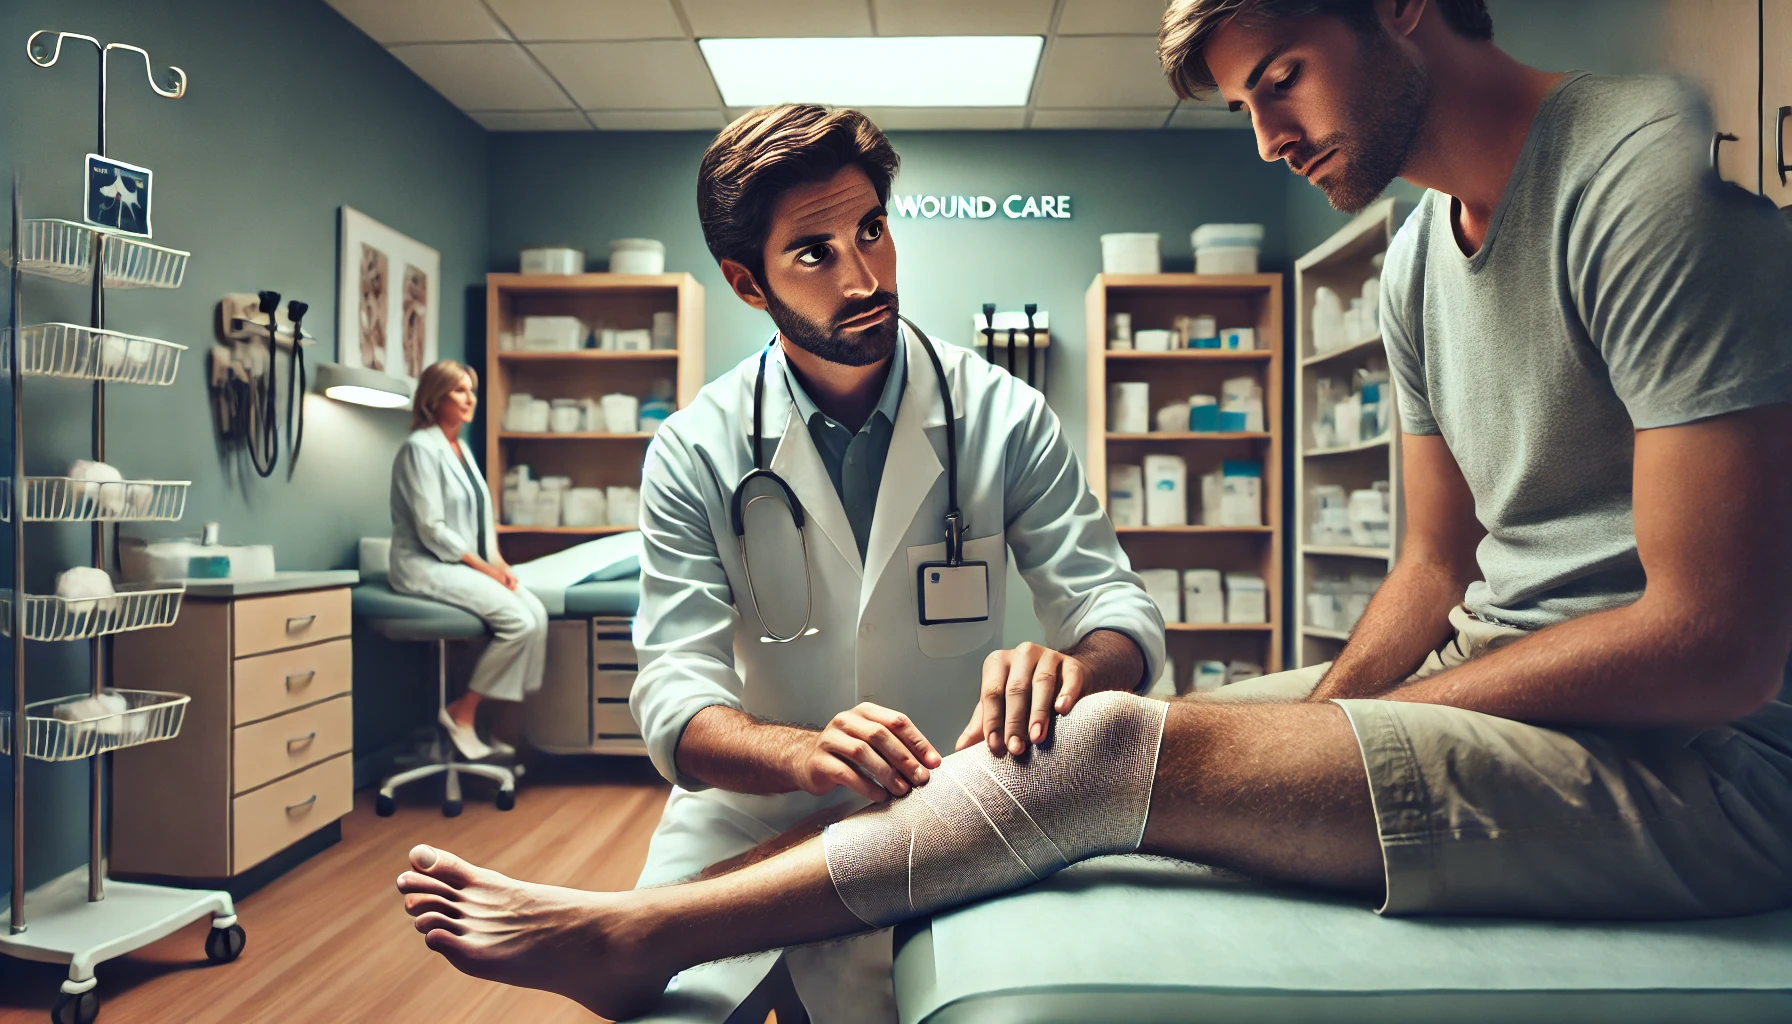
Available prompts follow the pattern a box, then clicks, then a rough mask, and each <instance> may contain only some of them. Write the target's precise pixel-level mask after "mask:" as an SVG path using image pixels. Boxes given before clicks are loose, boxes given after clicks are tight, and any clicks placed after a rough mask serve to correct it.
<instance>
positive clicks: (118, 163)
mask: <svg viewBox="0 0 1792 1024" xmlns="http://www.w3.org/2000/svg"><path fill="white" fill-rule="evenodd" d="M152 177H153V175H152V174H151V172H150V170H149V168H147V167H138V166H137V165H135V164H127V163H125V162H124V161H122V160H113V159H111V158H110V157H103V156H100V155H99V154H98V153H89V154H87V192H86V201H85V202H84V203H83V204H82V210H81V214H82V219H84V220H86V221H87V223H89V224H92V225H95V226H96V227H102V228H106V229H108V230H110V231H115V232H117V233H118V234H121V235H136V236H138V237H139V238H148V237H149V236H150V230H149V197H150V192H149V186H150V181H151V179H152Z"/></svg>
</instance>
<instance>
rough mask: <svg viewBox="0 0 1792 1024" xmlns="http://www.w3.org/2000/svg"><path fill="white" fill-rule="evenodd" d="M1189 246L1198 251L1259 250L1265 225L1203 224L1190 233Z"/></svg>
mask: <svg viewBox="0 0 1792 1024" xmlns="http://www.w3.org/2000/svg"><path fill="white" fill-rule="evenodd" d="M1188 244H1189V248H1191V249H1195V250H1197V251H1198V250H1201V249H1212V248H1216V247H1220V246H1236V247H1250V248H1253V249H1255V248H1259V247H1261V246H1262V245H1263V225H1261V224H1203V225H1201V226H1200V227H1198V228H1196V229H1195V230H1194V231H1192V232H1190V233H1189V236H1188Z"/></svg>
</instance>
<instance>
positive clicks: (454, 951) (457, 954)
mask: <svg viewBox="0 0 1792 1024" xmlns="http://www.w3.org/2000/svg"><path fill="white" fill-rule="evenodd" d="M419 930H421V929H419ZM423 944H424V945H425V946H428V947H429V948H430V950H431V951H432V952H436V953H440V954H442V955H443V956H445V957H447V958H448V962H449V963H451V964H453V965H454V966H455V968H456V969H457V970H461V971H465V970H466V968H464V967H462V966H461V964H462V963H463V962H465V961H466V960H468V959H469V958H470V957H471V955H472V952H473V948H472V944H471V943H470V942H468V941H467V940H466V938H465V937H463V936H460V935H456V934H455V933H453V932H450V931H445V930H442V929H436V930H435V931H426V932H424V933H423Z"/></svg>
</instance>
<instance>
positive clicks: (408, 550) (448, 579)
mask: <svg viewBox="0 0 1792 1024" xmlns="http://www.w3.org/2000/svg"><path fill="white" fill-rule="evenodd" d="M478 387H479V378H478V376H477V375H475V374H474V373H473V369H472V368H471V367H469V366H464V365H462V364H460V363H457V362H454V361H452V360H448V359H444V360H442V361H441V362H439V363H435V364H433V365H431V366H430V367H428V368H427V369H425V370H424V371H423V375H422V376H421V377H419V378H418V380H417V392H416V394H414V395H413V396H411V436H410V437H408V438H406V439H405V442H404V445H403V447H401V448H399V449H398V457H397V458H395V459H393V460H392V568H391V578H390V582H391V585H392V589H393V590H395V591H397V592H399V593H401V594H414V595H416V596H418V597H427V598H429V599H430V600H433V601H440V602H442V603H443V604H451V605H453V606H455V607H456V608H464V609H466V610H467V611H469V612H472V613H473V614H474V615H477V616H479V617H480V618H481V619H483V620H484V621H485V624H486V625H487V626H489V627H490V628H491V631H492V642H491V645H490V646H488V647H487V648H486V649H485V653H483V654H481V655H480V656H479V663H478V664H477V665H476V666H474V668H473V679H472V682H471V683H470V684H469V686H468V688H467V692H466V693H465V694H462V695H461V697H460V698H459V699H457V700H455V701H454V702H453V703H451V704H449V705H448V707H447V708H446V709H444V710H443V711H442V714H441V724H442V727H443V728H444V729H446V730H447V732H448V736H449V738H450V739H452V740H453V741H454V746H455V748H456V749H458V750H459V751H460V752H461V755H462V756H464V757H467V758H470V759H472V760H474V761H478V760H481V759H482V758H487V757H490V756H492V754H494V753H514V751H513V750H511V749H510V747H509V745H508V744H506V743H503V742H502V741H498V740H494V741H493V742H492V743H490V744H488V743H486V742H485V741H484V740H482V739H480V738H479V734H478V733H477V732H475V731H474V727H473V716H474V714H475V713H476V712H477V711H478V708H479V703H480V701H481V700H484V699H487V698H489V699H491V700H500V701H510V702H513V703H514V702H516V701H520V700H522V699H523V697H524V696H525V695H526V694H529V693H533V692H534V691H536V690H539V689H540V688H541V679H542V672H543V670H544V669H545V667H546V662H547V647H548V612H547V609H546V608H544V607H542V604H541V600H540V599H539V598H537V597H536V596H535V595H534V594H531V593H529V591H528V590H527V589H526V588H524V587H522V586H519V585H518V583H517V579H516V577H515V576H514V575H512V574H511V572H510V566H509V565H507V564H505V562H504V556H503V555H501V554H499V553H498V538H497V530H496V529H495V528H494V526H493V524H492V496H491V491H490V490H488V489H487V488H486V486H485V479H484V478H483V477H482V476H480V475H479V467H478V465H477V464H476V463H475V462H474V461H473V455H472V453H471V452H469V451H467V447H466V445H464V444H462V443H461V440H460V431H461V428H462V427H464V426H466V425H467V424H469V423H471V422H473V410H474V408H475V407H477V406H478V404H479V392H478Z"/></svg>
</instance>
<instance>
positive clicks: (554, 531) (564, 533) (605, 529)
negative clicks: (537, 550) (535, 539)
mask: <svg viewBox="0 0 1792 1024" xmlns="http://www.w3.org/2000/svg"><path fill="white" fill-rule="evenodd" d="M635 529H636V527H633V526H500V527H498V532H499V533H507V534H519V533H540V534H546V535H549V536H554V537H602V536H606V535H608V534H612V533H630V532H633V531H634V530H635Z"/></svg>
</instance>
